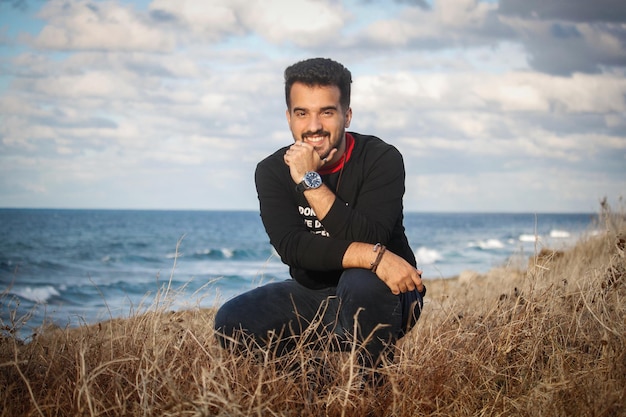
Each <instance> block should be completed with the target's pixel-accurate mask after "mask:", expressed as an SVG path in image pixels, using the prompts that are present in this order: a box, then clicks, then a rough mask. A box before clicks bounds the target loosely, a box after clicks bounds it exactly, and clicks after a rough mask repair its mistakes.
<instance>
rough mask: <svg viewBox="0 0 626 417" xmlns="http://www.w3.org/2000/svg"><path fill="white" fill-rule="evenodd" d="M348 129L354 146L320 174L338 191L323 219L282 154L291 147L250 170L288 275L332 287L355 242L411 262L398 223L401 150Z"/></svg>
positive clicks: (310, 284)
mask: <svg viewBox="0 0 626 417" xmlns="http://www.w3.org/2000/svg"><path fill="white" fill-rule="evenodd" d="M347 135H351V136H352V137H353V138H354V141H353V143H354V148H353V149H352V152H351V155H350V157H349V159H348V160H347V161H346V162H345V164H344V165H343V169H342V170H339V171H338V172H334V173H330V174H325V175H324V174H323V175H322V179H323V181H324V184H326V185H327V186H328V187H329V188H330V189H331V190H333V191H334V192H335V195H336V196H337V198H336V199H335V202H334V204H333V206H332V207H331V209H330V211H329V212H328V214H327V215H326V217H325V218H324V221H323V222H320V221H319V220H318V219H317V217H315V213H313V210H312V209H311V207H310V206H309V204H308V202H307V200H306V198H305V196H304V194H302V193H300V192H298V191H297V190H296V184H295V183H294V182H293V180H292V179H291V175H290V173H289V167H288V166H287V165H286V164H285V162H284V160H283V156H284V154H285V152H286V151H287V149H288V148H289V147H288V146H286V147H284V148H281V149H279V150H278V151H276V152H275V153H274V154H272V155H270V156H268V157H267V158H265V159H264V160H263V161H261V162H260V163H259V164H258V165H257V168H256V172H255V182H256V188H257V193H258V198H259V204H260V210H261V219H262V220H263V224H264V226H265V230H266V232H267V234H268V236H269V238H270V243H271V244H272V245H273V246H274V248H275V249H276V251H277V252H278V254H279V255H280V257H281V259H282V261H283V262H284V263H285V264H287V265H289V272H290V274H291V276H292V277H293V278H294V279H295V280H296V281H298V282H299V283H300V284H302V285H304V286H306V287H309V288H314V289H319V288H324V287H328V286H335V285H337V282H338V280H339V277H340V275H341V273H342V271H343V269H342V259H343V255H344V253H345V252H346V250H347V249H348V246H349V245H350V244H351V243H352V242H365V243H371V244H376V243H379V242H380V243H382V244H383V245H385V246H387V249H388V250H390V251H392V252H393V253H395V254H396V255H399V256H401V257H402V258H404V259H406V260H407V261H408V262H409V263H410V264H411V265H413V266H415V265H416V262H415V255H414V254H413V251H412V250H411V248H410V247H409V243H408V240H407V238H406V235H405V233H404V226H403V224H402V220H403V214H402V210H403V205H402V197H403V195H404V178H405V173H404V162H403V160H402V155H401V154H400V152H398V150H397V149H396V148H395V147H393V146H392V145H389V144H387V143H385V142H383V141H382V140H380V139H379V138H377V137H374V136H366V135H361V134H358V133H347ZM349 139H350V138H347V140H349ZM346 153H347V152H346ZM340 162H341V160H340ZM338 183H339V184H338ZM337 186H338V189H337ZM372 256H373V255H372Z"/></svg>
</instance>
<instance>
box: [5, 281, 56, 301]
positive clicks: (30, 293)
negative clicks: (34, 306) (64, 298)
mask: <svg viewBox="0 0 626 417" xmlns="http://www.w3.org/2000/svg"><path fill="white" fill-rule="evenodd" d="M11 293H12V294H14V295H17V296H19V297H21V298H24V299H26V300H30V301H33V302H35V303H45V302H46V301H48V300H49V299H51V298H52V297H58V296H59V295H61V294H59V292H58V291H57V290H56V288H54V287H53V286H52V285H46V286H44V287H35V288H33V287H21V288H17V289H13V290H12V291H11Z"/></svg>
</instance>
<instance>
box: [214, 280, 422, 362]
mask: <svg viewBox="0 0 626 417" xmlns="http://www.w3.org/2000/svg"><path fill="white" fill-rule="evenodd" d="M422 306H423V299H422V295H421V294H419V293H418V292H417V290H416V291H413V292H411V293H406V294H401V295H400V296H397V295H394V294H392V293H391V291H390V290H389V287H387V285H386V284H385V283H384V282H383V281H381V280H380V279H379V278H378V277H377V276H376V274H374V273H373V272H371V271H370V270H367V269H347V270H346V271H344V273H343V274H342V275H341V278H340V280H339V283H338V285H337V286H336V287H329V288H324V289H320V290H312V289H309V288H306V287H304V286H302V285H301V284H299V283H297V282H296V281H294V280H287V281H282V282H276V283H271V284H267V285H264V286H261V287H258V288H255V289H253V290H251V291H249V292H246V293H244V294H241V295H239V296H237V297H235V298H233V299H231V300H230V301H228V302H226V303H225V304H224V305H223V306H222V307H221V308H220V309H219V310H218V312H217V314H216V316H215V329H216V331H217V333H216V334H217V337H218V340H219V341H220V344H221V345H222V346H223V347H225V348H250V347H251V346H250V345H249V343H252V344H253V345H257V346H259V347H261V348H267V347H270V348H271V349H273V350H275V352H276V354H277V355H281V354H284V353H286V352H287V351H289V350H291V349H294V348H295V347H297V346H299V345H300V346H304V347H307V348H313V349H322V348H324V347H329V348H330V349H332V350H343V351H349V350H351V349H352V347H353V345H354V343H355V342H356V348H357V350H358V351H359V362H360V363H361V365H363V366H365V367H368V368H373V367H375V366H377V365H379V364H380V362H381V361H382V359H383V357H386V358H387V359H390V358H393V346H394V344H395V342H396V341H397V340H398V339H399V338H400V337H402V336H403V335H404V333H405V331H408V330H409V329H410V327H412V325H413V324H414V322H415V320H417V318H418V317H419V314H420V312H421V309H422ZM410 316H412V319H413V320H411V322H410V323H408V326H407V323H406V322H407V320H408V318H409V317H410ZM355 317H356V321H355ZM407 327H408V328H407ZM355 332H356V334H355Z"/></svg>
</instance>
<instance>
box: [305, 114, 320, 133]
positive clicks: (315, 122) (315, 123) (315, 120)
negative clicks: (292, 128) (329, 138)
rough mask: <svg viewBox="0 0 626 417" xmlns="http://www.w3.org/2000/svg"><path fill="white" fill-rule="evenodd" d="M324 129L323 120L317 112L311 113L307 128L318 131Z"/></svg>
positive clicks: (310, 130)
mask: <svg viewBox="0 0 626 417" xmlns="http://www.w3.org/2000/svg"><path fill="white" fill-rule="evenodd" d="M321 129H322V120H321V118H320V117H319V116H318V115H317V114H311V116H310V117H309V124H308V126H307V130H308V131H309V132H317V131H318V130H321Z"/></svg>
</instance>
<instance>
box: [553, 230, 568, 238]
mask: <svg viewBox="0 0 626 417" xmlns="http://www.w3.org/2000/svg"><path fill="white" fill-rule="evenodd" d="M550 237H552V238H555V239H567V238H569V237H570V234H569V232H568V231H566V230H559V229H553V230H550Z"/></svg>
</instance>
